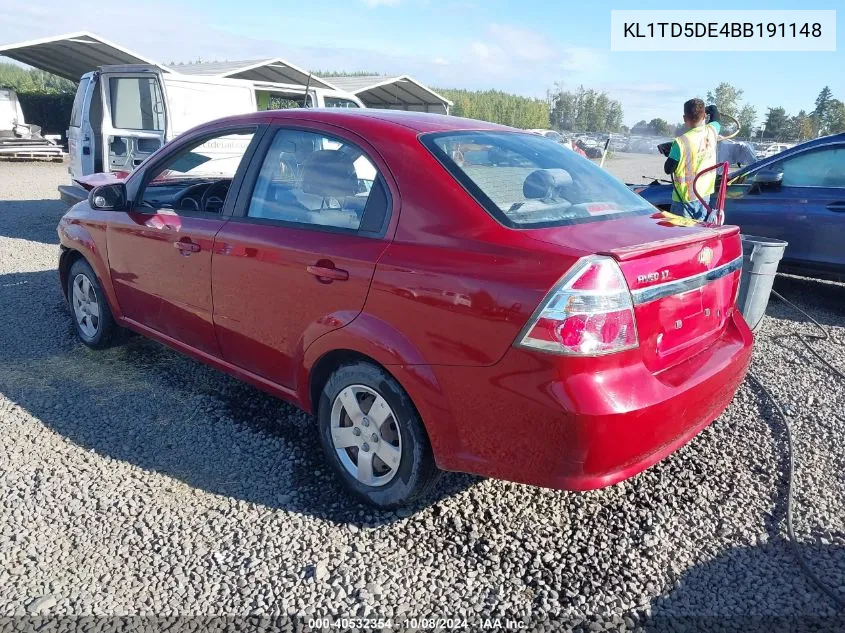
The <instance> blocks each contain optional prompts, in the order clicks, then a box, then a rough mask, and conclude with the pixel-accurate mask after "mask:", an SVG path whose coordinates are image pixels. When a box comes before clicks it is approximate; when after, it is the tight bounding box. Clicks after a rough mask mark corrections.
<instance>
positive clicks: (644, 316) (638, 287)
mask: <svg viewBox="0 0 845 633" xmlns="http://www.w3.org/2000/svg"><path fill="white" fill-rule="evenodd" d="M531 233H532V237H533V238H535V239H538V240H540V241H543V242H549V243H554V244H560V245H561V246H564V247H567V248H574V249H577V250H579V251H583V252H584V254H593V253H597V254H601V255H608V256H610V257H613V258H614V259H615V260H616V261H617V262H618V263H619V266H620V268H621V269H622V273H623V275H624V276H625V279H626V281H627V282H628V286H629V288H630V289H631V295H632V297H633V300H634V312H635V314H636V318H637V332H638V336H639V341H640V349H641V351H642V355H643V361H644V362H645V364H646V366H648V367H649V369H650V370H651V371H654V372H657V371H660V370H662V369H666V368H667V367H671V366H672V365H675V364H676V363H678V362H681V361H683V360H685V359H686V358H689V357H690V356H692V355H694V354H696V353H698V352H699V351H701V350H702V349H704V348H706V347H707V346H708V345H710V344H711V343H712V342H713V341H715V340H716V339H717V338H718V337H719V336H720V335H721V333H722V331H723V330H724V328H725V324H726V322H727V319H728V317H729V316H730V315H731V313H732V311H733V309H734V301H735V297H736V288H737V284H738V280H739V265H740V264H741V262H742V244H741V241H740V238H739V228H738V227H736V226H715V227H705V226H701V225H698V224H695V223H691V222H688V221H685V220H683V219H682V218H678V217H677V216H671V215H669V214H664V213H655V214H652V215H640V216H628V217H625V218H620V219H616V220H608V221H605V222H588V223H584V224H580V225H572V226H564V227H555V228H544V229H536V230H532V231H531Z"/></svg>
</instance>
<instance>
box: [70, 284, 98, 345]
mask: <svg viewBox="0 0 845 633" xmlns="http://www.w3.org/2000/svg"><path fill="white" fill-rule="evenodd" d="M72 302H73V314H74V316H75V317H76V322H77V324H78V325H79V330H80V331H81V332H82V334H83V335H84V336H85V338H87V339H89V340H90V339H93V338H94V337H95V336H96V335H97V331H98V330H99V328H100V304H99V302H98V301H97V293H96V292H95V291H94V285H93V284H92V283H91V280H90V279H88V277H87V276H86V275H84V274H82V273H80V274H78V275H77V276H76V277H74V278H73V296H72Z"/></svg>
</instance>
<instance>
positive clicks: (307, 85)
mask: <svg viewBox="0 0 845 633" xmlns="http://www.w3.org/2000/svg"><path fill="white" fill-rule="evenodd" d="M310 87H311V71H308V83H306V84H305V96H304V97H303V98H302V107H303V108H307V107H308V89H309V88H310Z"/></svg>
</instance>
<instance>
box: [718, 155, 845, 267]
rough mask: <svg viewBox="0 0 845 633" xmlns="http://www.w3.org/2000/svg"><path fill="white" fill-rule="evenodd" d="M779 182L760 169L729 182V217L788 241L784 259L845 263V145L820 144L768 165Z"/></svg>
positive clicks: (745, 227)
mask: <svg viewBox="0 0 845 633" xmlns="http://www.w3.org/2000/svg"><path fill="white" fill-rule="evenodd" d="M765 169H767V170H768V171H769V172H781V173H782V174H783V178H782V180H781V181H780V182H779V183H777V184H758V183H755V182H754V176H755V173H756V171H752V172H749V173H748V174H747V175H746V176H745V177H744V178H743V179H741V181H740V182H738V183H735V184H731V185H730V186H729V187H728V194H727V195H728V199H727V201H726V203H725V221H726V222H728V223H730V224H738V225H739V226H740V227H741V228H742V231H743V233H746V234H750V235H761V236H764V237H774V238H777V239H782V240H785V241H787V242H789V246H788V247H787V249H786V253H785V255H784V259H785V260H786V261H789V262H792V263H796V264H799V265H800V264H805V265H809V266H810V267H816V266H818V267H828V266H831V265H833V266H845V146H843V145H841V144H836V145H830V146H821V147H817V148H811V149H808V150H807V151H805V152H800V153H797V154H792V155H791V156H788V157H786V158H784V159H783V160H780V161H776V162H774V163H770V164H767V165H766V166H765Z"/></svg>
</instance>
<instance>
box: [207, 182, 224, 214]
mask: <svg viewBox="0 0 845 633" xmlns="http://www.w3.org/2000/svg"><path fill="white" fill-rule="evenodd" d="M230 184H231V181H230V180H218V181H216V182H213V183H211V184H210V185H208V187H207V188H206V190H205V191H204V192H203V194H202V198H200V211H206V212H208V213H220V211H221V210H222V209H223V203H224V202H226V194H227V193H229V185H230Z"/></svg>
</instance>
